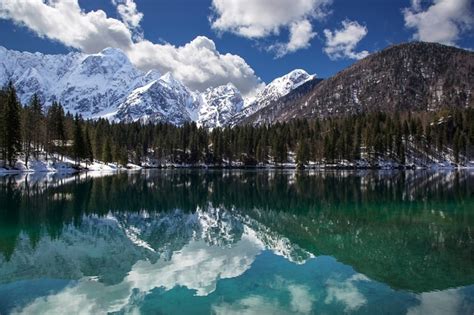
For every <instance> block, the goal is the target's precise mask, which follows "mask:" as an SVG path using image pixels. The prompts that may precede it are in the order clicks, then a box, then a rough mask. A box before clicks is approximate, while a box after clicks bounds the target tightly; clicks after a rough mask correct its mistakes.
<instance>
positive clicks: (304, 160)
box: [296, 139, 309, 168]
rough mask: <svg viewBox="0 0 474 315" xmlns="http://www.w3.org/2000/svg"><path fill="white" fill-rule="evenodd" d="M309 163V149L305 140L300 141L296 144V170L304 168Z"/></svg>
mask: <svg viewBox="0 0 474 315" xmlns="http://www.w3.org/2000/svg"><path fill="white" fill-rule="evenodd" d="M308 161H309V147H308V143H307V142H306V140H304V139H302V140H300V142H299V143H298V148H297V150H296V164H297V165H298V168H304V167H305V165H306V164H308Z"/></svg>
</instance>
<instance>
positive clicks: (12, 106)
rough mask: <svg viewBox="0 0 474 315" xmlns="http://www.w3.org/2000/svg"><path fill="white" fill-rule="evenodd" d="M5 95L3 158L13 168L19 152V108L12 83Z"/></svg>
mask: <svg viewBox="0 0 474 315" xmlns="http://www.w3.org/2000/svg"><path fill="white" fill-rule="evenodd" d="M6 94H7V96H6V103H5V105H4V113H3V115H2V116H3V121H4V123H3V128H4V130H3V139H4V140H3V142H4V151H5V154H4V156H5V158H6V160H7V162H8V165H9V166H10V167H13V166H14V164H15V161H16V157H17V155H18V154H19V153H20V152H21V114H20V112H21V106H20V102H19V101H18V98H17V95H16V91H15V88H14V87H13V83H12V82H10V83H9V84H8V87H7V91H6Z"/></svg>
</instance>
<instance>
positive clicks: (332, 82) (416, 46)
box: [242, 42, 474, 124]
mask: <svg viewBox="0 0 474 315" xmlns="http://www.w3.org/2000/svg"><path fill="white" fill-rule="evenodd" d="M473 106H474V52H470V51H467V50H463V49H459V48H455V47H450V46H445V45H441V44H435V43H424V42H412V43H405V44H400V45H394V46H390V47H388V48H386V49H384V50H382V51H380V52H377V53H374V54H372V55H370V56H368V57H366V58H365V59H363V60H360V61H359V62H357V63H355V64H354V65H352V66H351V67H349V68H347V69H345V70H343V71H341V72H339V73H338V74H336V75H335V76H333V77H331V78H329V79H326V80H324V81H322V82H318V84H315V83H314V82H313V84H312V85H311V86H306V87H305V88H304V89H302V90H300V89H295V90H294V91H293V92H291V93H289V94H288V95H287V96H285V97H283V98H281V99H279V100H277V101H275V102H273V103H272V104H270V105H268V106H267V107H266V108H263V109H261V110H259V111H257V112H256V113H254V114H252V115H250V116H249V117H247V118H246V119H244V120H243V121H242V123H244V124H248V123H250V124H259V123H260V124H261V123H274V122H277V121H288V120H291V119H295V118H317V117H328V116H340V115H347V114H356V113H361V112H367V111H386V112H393V111H407V110H409V111H433V110H438V109H441V108H443V107H462V108H465V107H473Z"/></svg>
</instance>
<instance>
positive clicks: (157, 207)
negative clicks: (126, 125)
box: [0, 170, 474, 314]
mask: <svg viewBox="0 0 474 315" xmlns="http://www.w3.org/2000/svg"><path fill="white" fill-rule="evenodd" d="M96 175H97V174H81V175H80V176H79V175H78V176H74V177H61V176H59V175H45V176H38V175H34V176H32V175H21V176H14V177H3V178H0V204H1V205H2V206H1V207H0V314H3V313H24V314H32V313H48V314H51V313H54V312H58V313H61V312H62V310H63V309H64V307H65V305H68V312H70V313H81V312H82V313H94V314H97V313H108V312H119V313H125V314H127V313H134V312H139V313H145V314H148V313H152V314H155V313H164V314H177V313H178V314H179V313H182V314H188V313H197V314H207V313H216V314H232V313H236V314H240V313H260V314H265V313H271V314H278V313H282V314H288V313H295V314H310V313H340V312H349V313H384V312H390V313H394V314H406V313H409V314H418V313H420V312H421V313H429V314H437V313H438V314H446V313H450V314H456V313H457V314H470V313H472V312H473V311H474V286H473V284H474V263H473V262H474V235H473V234H474V231H473V227H474V186H473V184H474V174H473V173H469V172H467V171H461V172H437V173H431V172H418V171H417V172H310V173H307V172H306V173H304V172H303V173H294V172H264V171H209V172H206V171H186V170H183V171H148V172H147V171H143V172H137V173H120V174H115V175H106V176H96Z"/></svg>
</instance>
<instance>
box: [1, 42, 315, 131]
mask: <svg viewBox="0 0 474 315" xmlns="http://www.w3.org/2000/svg"><path fill="white" fill-rule="evenodd" d="M311 78H312V76H311V75H309V74H308V73H306V72H305V71H304V70H294V71H292V72H290V73H289V74H287V75H285V76H283V77H281V78H278V79H275V80H274V81H273V82H272V83H270V84H269V85H267V86H266V87H265V88H264V89H263V90H262V91H261V92H260V93H259V94H258V95H257V97H256V98H255V100H254V101H253V102H251V103H249V104H247V105H244V100H243V97H242V95H241V93H240V92H239V91H238V90H237V88H236V87H235V86H234V85H232V84H231V83H229V84H227V85H223V86H218V87H210V88H209V89H207V90H206V91H204V92H203V93H200V92H198V91H191V90H189V89H188V88H187V87H186V86H184V85H183V83H181V82H180V81H178V80H176V79H175V78H174V77H173V76H172V74H171V73H167V74H165V75H163V76H161V74H160V73H159V72H158V71H156V70H152V71H149V72H148V73H145V72H143V71H141V70H139V69H137V68H136V67H135V66H134V65H133V64H132V63H131V62H130V60H129V59H128V57H127V56H126V55H125V53H124V52H122V51H121V50H119V49H115V48H106V49H104V50H103V51H101V52H100V53H97V54H91V55H87V54H83V53H77V52H72V53H69V54H67V55H45V54H41V53H29V52H17V51H12V50H7V49H5V48H3V47H0V86H1V85H6V84H7V82H8V81H10V80H11V81H12V82H13V84H14V85H15V87H16V89H17V92H18V95H19V97H20V100H21V102H22V103H23V104H26V103H27V102H29V100H30V98H31V97H32V95H33V94H34V93H38V94H39V96H40V98H41V99H42V101H43V102H44V103H45V105H46V106H49V105H50V104H51V102H52V101H54V100H56V101H59V102H61V103H62V105H63V106H64V107H65V110H66V111H69V112H71V113H79V114H81V115H82V116H83V117H85V118H92V119H96V118H101V117H103V118H108V119H110V120H113V121H127V122H130V121H142V122H153V123H156V122H169V123H173V124H176V125H182V124H183V123H185V122H191V121H194V122H196V123H197V124H198V125H201V126H205V127H208V128H215V127H223V126H226V125H229V124H232V123H235V122H238V121H240V120H241V119H242V118H244V117H246V116H248V115H250V114H253V113H254V112H256V111H258V110H259V109H261V108H264V107H266V106H268V105H269V104H270V103H271V102H273V101H275V100H276V99H278V98H280V97H282V96H284V95H286V94H288V93H289V92H290V91H292V90H293V89H295V88H296V87H298V86H300V85H301V84H303V83H305V82H306V81H308V80H310V79H311ZM231 122H232V123H231Z"/></svg>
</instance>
